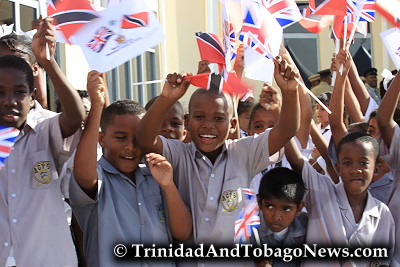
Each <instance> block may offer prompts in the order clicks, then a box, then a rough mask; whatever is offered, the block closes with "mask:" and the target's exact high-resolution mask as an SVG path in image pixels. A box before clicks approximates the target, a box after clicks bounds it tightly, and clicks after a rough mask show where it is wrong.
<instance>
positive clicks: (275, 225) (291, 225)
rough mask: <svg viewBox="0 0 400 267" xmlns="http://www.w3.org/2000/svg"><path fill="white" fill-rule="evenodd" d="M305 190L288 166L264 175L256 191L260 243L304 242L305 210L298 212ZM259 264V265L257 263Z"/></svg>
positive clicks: (276, 245)
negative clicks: (258, 209)
mask: <svg viewBox="0 0 400 267" xmlns="http://www.w3.org/2000/svg"><path fill="white" fill-rule="evenodd" d="M304 193H305V187H304V183H303V180H302V178H301V176H299V175H297V174H296V173H295V172H293V171H292V170H291V169H288V168H284V167H276V168H274V169H271V170H270V171H268V172H267V173H265V174H264V175H263V177H262V179H261V182H260V187H259V190H258V194H257V201H258V206H259V208H260V227H259V228H258V229H257V230H258V234H259V238H260V245H262V244H267V245H268V247H272V248H286V247H291V248H293V247H300V246H301V245H302V244H304V243H305V241H306V230H307V213H305V212H302V211H301V210H302V209H303V207H304V202H303V198H304ZM252 239H253V240H254V237H252ZM254 241H255V240H254ZM254 241H253V243H254ZM255 244H256V243H255ZM256 245H258V244H256ZM272 262H273V264H272V266H274V267H277V266H300V262H299V261H296V260H294V261H292V262H287V263H285V262H283V260H282V259H272ZM258 265H259V266H261V265H260V262H258Z"/></svg>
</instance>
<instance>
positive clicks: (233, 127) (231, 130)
mask: <svg viewBox="0 0 400 267" xmlns="http://www.w3.org/2000/svg"><path fill="white" fill-rule="evenodd" d="M237 123H238V121H237V118H236V117H233V118H232V119H231V127H230V128H229V133H231V134H233V133H234V132H235V131H236V126H237Z"/></svg>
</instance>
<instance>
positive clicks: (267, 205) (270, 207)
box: [265, 204, 274, 209]
mask: <svg viewBox="0 0 400 267" xmlns="http://www.w3.org/2000/svg"><path fill="white" fill-rule="evenodd" d="M265 207H266V208H267V209H273V208H274V206H272V205H271V204H265Z"/></svg>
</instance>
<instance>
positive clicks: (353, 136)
mask: <svg viewBox="0 0 400 267" xmlns="http://www.w3.org/2000/svg"><path fill="white" fill-rule="evenodd" d="M347 143H370V144H371V145H372V152H373V153H374V155H375V161H376V160H378V158H379V144H378V141H376V139H375V138H373V137H372V136H370V135H369V134H367V133H364V132H352V133H349V134H348V135H346V136H345V137H343V138H342V140H340V142H339V144H338V148H337V155H338V159H339V155H340V151H341V150H342V147H343V145H344V144H347Z"/></svg>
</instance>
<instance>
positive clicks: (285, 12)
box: [263, 0, 303, 28]
mask: <svg viewBox="0 0 400 267" xmlns="http://www.w3.org/2000/svg"><path fill="white" fill-rule="evenodd" d="M263 4H264V6H265V8H266V9H267V10H268V11H269V12H270V13H271V15H272V16H273V17H274V18H275V19H276V20H277V21H278V23H279V24H280V25H281V27H282V28H286V27H289V26H290V25H292V24H293V23H296V22H298V21H299V20H301V19H302V18H303V17H302V15H301V13H300V10H299V8H298V6H297V4H296V2H295V1H294V0H263Z"/></svg>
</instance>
